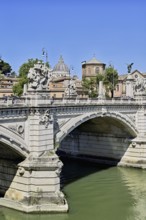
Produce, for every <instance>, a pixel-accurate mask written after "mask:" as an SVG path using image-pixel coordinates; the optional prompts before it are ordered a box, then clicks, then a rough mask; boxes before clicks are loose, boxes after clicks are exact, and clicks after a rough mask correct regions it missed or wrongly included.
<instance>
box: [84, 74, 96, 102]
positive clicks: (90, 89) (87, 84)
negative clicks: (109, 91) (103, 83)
mask: <svg viewBox="0 0 146 220" xmlns="http://www.w3.org/2000/svg"><path fill="white" fill-rule="evenodd" d="M82 86H83V90H84V93H85V94H88V95H89V97H91V98H94V97H97V84H96V78H84V79H83V81H82Z"/></svg>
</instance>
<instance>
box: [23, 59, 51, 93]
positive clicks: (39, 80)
mask: <svg viewBox="0 0 146 220" xmlns="http://www.w3.org/2000/svg"><path fill="white" fill-rule="evenodd" d="M27 77H28V80H29V83H28V89H33V90H46V89H48V83H49V80H50V78H51V73H50V71H49V69H48V68H47V67H46V65H45V64H43V63H41V62H40V61H39V62H38V63H37V64H35V65H34V67H33V68H30V70H29V72H28V75H27Z"/></svg>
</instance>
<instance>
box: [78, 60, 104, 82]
mask: <svg viewBox="0 0 146 220" xmlns="http://www.w3.org/2000/svg"><path fill="white" fill-rule="evenodd" d="M105 66H106V64H105V63H102V62H101V61H99V60H97V59H96V58H95V57H93V58H92V59H91V60H89V61H83V62H82V79H84V78H90V77H96V75H97V74H99V73H100V74H104V70H105Z"/></svg>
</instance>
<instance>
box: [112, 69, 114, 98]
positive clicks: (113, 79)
mask: <svg viewBox="0 0 146 220" xmlns="http://www.w3.org/2000/svg"><path fill="white" fill-rule="evenodd" d="M112 98H114V72H113V97H112Z"/></svg>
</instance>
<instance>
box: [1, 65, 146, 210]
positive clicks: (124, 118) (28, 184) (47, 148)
mask: <svg viewBox="0 0 146 220" xmlns="http://www.w3.org/2000/svg"><path fill="white" fill-rule="evenodd" d="M49 74H50V73H49V71H48V70H47V69H46V66H44V65H43V64H40V63H38V64H36V65H35V66H34V68H31V69H30V72H29V73H28V78H29V84H28V90H27V92H26V91H25V93H26V94H25V95H24V96H23V97H22V98H21V99H16V100H11V99H8V100H7V101H5V100H0V176H1V178H0V194H1V198H0V205H2V206H5V207H9V208H13V209H16V210H20V211H24V212H66V211H67V210H68V205H67V201H66V199H65V197H64V194H63V193H62V192H61V190H60V172H61V167H62V162H61V161H60V160H59V157H58V156H57V154H56V151H57V150H58V149H59V150H60V151H61V152H63V153H64V154H67V155H70V156H74V157H80V158H83V159H88V160H94V161H97V162H102V163H110V164H111V163H112V164H113V163H114V164H117V165H119V166H120V165H121V166H132V167H139V168H146V101H145V100H146V99H145V96H144V97H142V92H141V91H140V94H141V96H137V97H136V96H135V100H133V101H131V100H127V101H124V100H119V101H115V100H105V99H104V97H103V94H100V99H79V98H78V97H77V96H76V92H75V87H74V86H73V87H71V88H70V87H69V88H68V89H71V90H69V93H67V95H68V94H69V97H65V98H64V99H60V100H57V99H50V98H49V92H48V91H47V88H48V85H47V83H48V75H49ZM49 76H50V75H49ZM50 77H51V76H50ZM69 86H70V84H69ZM100 91H101V90H100ZM67 92H68V90H67Z"/></svg>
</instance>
